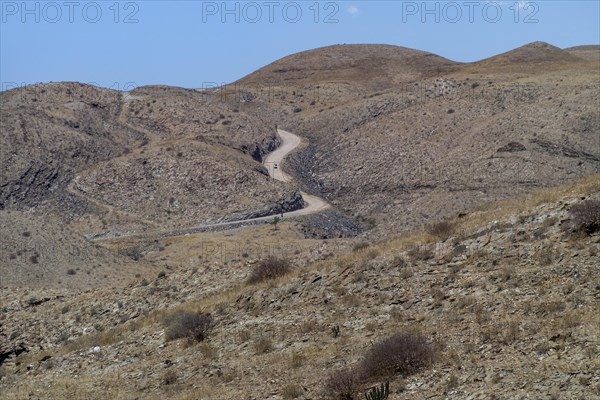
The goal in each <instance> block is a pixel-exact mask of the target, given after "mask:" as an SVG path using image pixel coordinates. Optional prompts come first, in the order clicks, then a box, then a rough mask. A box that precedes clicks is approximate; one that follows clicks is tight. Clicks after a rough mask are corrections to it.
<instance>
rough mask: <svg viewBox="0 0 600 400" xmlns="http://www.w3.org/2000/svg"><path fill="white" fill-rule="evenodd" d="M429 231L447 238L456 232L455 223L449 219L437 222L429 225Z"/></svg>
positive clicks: (443, 238) (439, 236) (440, 237)
mask: <svg viewBox="0 0 600 400" xmlns="http://www.w3.org/2000/svg"><path fill="white" fill-rule="evenodd" d="M427 233H429V234H430V235H432V236H435V237H437V238H439V239H442V240H446V239H448V238H449V237H450V236H452V234H453V233H454V224H453V223H451V222H448V221H441V222H435V223H433V224H431V225H429V226H428V227H427Z"/></svg>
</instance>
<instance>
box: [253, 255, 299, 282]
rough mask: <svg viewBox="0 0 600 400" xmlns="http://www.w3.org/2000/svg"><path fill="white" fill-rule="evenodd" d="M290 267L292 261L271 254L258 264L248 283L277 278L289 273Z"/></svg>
mask: <svg viewBox="0 0 600 400" xmlns="http://www.w3.org/2000/svg"><path fill="white" fill-rule="evenodd" d="M290 269H291V267H290V263H289V262H288V261H287V260H285V259H281V258H277V257H273V256H271V257H269V258H267V259H265V260H262V261H261V262H259V263H258V264H256V266H255V267H254V269H253V270H252V272H251V273H250V277H249V278H248V283H250V284H253V283H258V282H262V281H265V280H268V279H275V278H278V277H280V276H283V275H285V274H287V273H288V272H289V271H290Z"/></svg>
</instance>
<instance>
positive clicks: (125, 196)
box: [0, 42, 600, 400]
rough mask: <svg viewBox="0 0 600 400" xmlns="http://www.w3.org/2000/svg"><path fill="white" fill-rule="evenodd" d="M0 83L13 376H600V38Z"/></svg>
mask: <svg viewBox="0 0 600 400" xmlns="http://www.w3.org/2000/svg"><path fill="white" fill-rule="evenodd" d="M0 100H1V106H0V111H1V114H2V118H1V121H0V132H1V134H0V135H1V141H2V142H1V146H0V160H1V161H2V172H1V177H0V227H1V228H0V229H1V232H0V246H1V247H0V248H1V252H0V312H1V313H0V392H1V393H2V394H3V398H6V399H25V398H26V399H66V398H77V399H79V398H81V399H83V398H85V399H105V398H112V399H142V398H143V399H161V398H173V399H245V400H246V399H248V400H249V399H285V400H289V399H338V400H340V399H341V400H349V399H350V400H353V399H359V398H364V397H365V393H367V392H368V391H369V390H370V388H372V387H374V386H377V387H379V385H380V384H382V383H385V382H387V383H389V387H390V393H389V397H388V398H389V399H390V400H396V399H432V398H436V399H437V398H439V399H446V398H448V399H450V398H465V399H526V398H536V399H537V398H539V399H562V398H565V399H567V398H568V399H592V398H595V397H599V396H600V364H599V362H598V360H599V356H600V318H599V315H600V275H599V271H598V266H599V265H600V256H599V253H600V114H599V112H598V110H599V109H600V47H599V46H578V47H573V48H567V49H561V48H558V47H555V46H552V45H551V44H548V43H544V42H534V43H530V44H528V45H525V46H522V47H520V48H517V49H514V50H511V51H509V52H507V53H503V54H499V55H496V56H494V57H491V58H487V59H485V60H481V61H477V62H473V63H460V62H455V61H452V60H448V59H446V58H443V57H440V56H438V55H435V54H431V53H427V52H424V51H420V50H415V49H408V48H404V47H398V46H389V45H363V44H360V45H358V44H357V45H335V46H328V47H324V48H319V49H314V50H309V51H305V52H301V53H297V54H292V55H290V56H287V57H285V58H283V59H280V60H277V61H275V62H273V63H272V64H269V65H267V66H265V67H263V68H260V69H258V70H257V71H255V72H253V73H251V74H249V75H247V76H245V77H243V78H242V79H240V80H238V81H237V82H233V83H231V84H229V85H225V86H222V87H216V88H189V89H186V88H178V87H170V86H160V85H155V86H144V87H137V88H135V89H133V90H131V91H128V92H119V91H115V90H110V89H104V88H100V87H95V86H90V85H84V84H81V83H77V82H60V83H46V84H39V85H34V86H28V87H21V88H17V89H13V90H9V91H3V92H1V93H0ZM398 335H400V336H398ZM402 335H405V336H402ZM386 338H387V339H389V340H388V341H386ZM394 340H396V342H394ZM406 343H410V346H409V347H410V348H411V349H419V351H420V353H418V354H417V353H415V352H413V353H410V354H412V355H409V356H406V357H407V358H406V360H409V361H410V362H409V361H406V360H404V359H403V360H404V361H402V360H401V361H398V359H392V360H390V359H388V358H386V356H385V355H386V354H395V352H398V351H399V350H398V348H400V349H401V350H402V349H404V347H406V346H407V345H406ZM386 346H389V347H386ZM394 346H396V347H394ZM403 346H404V347H403ZM377 349H379V350H377ZM382 349H383V350H382ZM376 350H377V351H379V353H377V351H376ZM411 351H412V350H411ZM410 357H413V358H412V359H411V358H410ZM382 365H383V367H382Z"/></svg>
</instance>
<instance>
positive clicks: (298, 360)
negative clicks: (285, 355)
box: [289, 351, 306, 368]
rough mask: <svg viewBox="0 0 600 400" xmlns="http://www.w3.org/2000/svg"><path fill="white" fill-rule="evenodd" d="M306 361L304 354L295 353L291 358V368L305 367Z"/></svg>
mask: <svg viewBox="0 0 600 400" xmlns="http://www.w3.org/2000/svg"><path fill="white" fill-rule="evenodd" d="M305 361H306V356H305V355H304V354H302V353H300V352H299V351H294V352H293V353H292V355H291V356H290V362H289V365H290V368H300V367H301V366H302V365H304V362H305Z"/></svg>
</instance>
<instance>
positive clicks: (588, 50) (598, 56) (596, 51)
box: [565, 44, 600, 62]
mask: <svg viewBox="0 0 600 400" xmlns="http://www.w3.org/2000/svg"><path fill="white" fill-rule="evenodd" d="M565 51H567V52H569V53H571V54H573V55H574V56H577V57H579V58H584V59H586V60H590V61H596V62H598V61H600V45H597V44H596V45H587V46H575V47H569V48H567V49H565Z"/></svg>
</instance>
